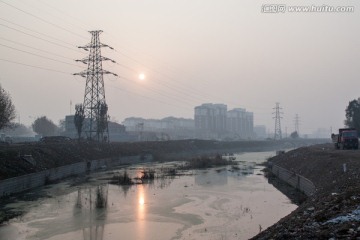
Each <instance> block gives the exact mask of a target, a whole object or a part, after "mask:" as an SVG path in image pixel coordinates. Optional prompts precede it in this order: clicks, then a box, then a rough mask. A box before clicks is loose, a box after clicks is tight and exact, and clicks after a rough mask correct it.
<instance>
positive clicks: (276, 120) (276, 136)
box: [273, 103, 283, 140]
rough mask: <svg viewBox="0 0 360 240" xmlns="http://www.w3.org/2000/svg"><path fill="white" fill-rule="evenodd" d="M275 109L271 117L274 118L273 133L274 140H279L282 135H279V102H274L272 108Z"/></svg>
mask: <svg viewBox="0 0 360 240" xmlns="http://www.w3.org/2000/svg"><path fill="white" fill-rule="evenodd" d="M273 109H275V112H274V113H273V114H275V117H273V118H274V119H275V134H274V139H275V140H280V139H282V135H281V123H280V119H281V118H282V117H281V116H280V115H281V114H283V113H282V112H280V110H281V109H282V108H280V104H279V103H276V107H275V108H273Z"/></svg>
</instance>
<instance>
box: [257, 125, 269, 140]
mask: <svg viewBox="0 0 360 240" xmlns="http://www.w3.org/2000/svg"><path fill="white" fill-rule="evenodd" d="M254 134H255V138H257V139H266V138H267V134H266V126H265V125H256V126H254Z"/></svg>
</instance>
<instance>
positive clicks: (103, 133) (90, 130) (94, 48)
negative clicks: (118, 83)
mask: <svg viewBox="0 0 360 240" xmlns="http://www.w3.org/2000/svg"><path fill="white" fill-rule="evenodd" d="M89 32H90V33H91V43H89V44H87V45H86V46H82V47H78V48H82V49H84V50H85V51H90V52H89V56H88V57H87V58H84V59H81V60H76V61H77V62H82V63H84V64H87V70H85V71H82V72H80V73H75V74H74V75H80V76H82V77H84V78H86V85H85V94H84V104H83V107H84V113H85V114H84V115H85V120H84V121H85V122H84V132H85V133H86V136H87V138H88V139H89V140H97V141H109V129H108V114H107V111H108V107H107V104H106V100H105V85H104V78H103V75H104V74H112V75H114V76H117V74H115V73H112V72H109V71H106V70H103V69H102V61H111V62H113V63H115V61H114V60H111V59H110V58H107V57H102V56H101V48H102V47H108V48H110V49H113V48H112V47H110V46H108V45H106V44H102V43H100V38H99V35H100V33H102V31H101V30H96V31H89Z"/></svg>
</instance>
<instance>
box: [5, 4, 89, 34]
mask: <svg viewBox="0 0 360 240" xmlns="http://www.w3.org/2000/svg"><path fill="white" fill-rule="evenodd" d="M0 2H1V3H3V4H6V5H8V6H10V7H12V8H14V9H16V10H18V11H20V12H23V13H25V14H27V15H29V16H32V17H34V18H36V19H39V20H40V21H42V22H44V23H47V24H49V25H51V26H54V27H57V28H59V29H61V30H63V31H66V32H69V33H71V34H74V35H76V36H78V37H81V38H85V37H84V36H81V35H79V34H77V33H75V32H72V31H70V30H67V29H65V28H63V27H61V26H59V25H57V24H54V23H51V22H49V21H47V20H45V19H43V18H41V17H38V16H36V15H34V14H32V13H29V12H27V11H24V10H22V9H20V8H18V7H15V6H14V5H11V4H9V3H7V2H4V1H3V0H0ZM85 39H86V38H85Z"/></svg>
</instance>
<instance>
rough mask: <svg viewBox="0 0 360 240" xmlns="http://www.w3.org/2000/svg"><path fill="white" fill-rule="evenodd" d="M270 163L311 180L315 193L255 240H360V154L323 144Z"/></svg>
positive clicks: (297, 151) (289, 153) (293, 152)
mask: <svg viewBox="0 0 360 240" xmlns="http://www.w3.org/2000/svg"><path fill="white" fill-rule="evenodd" d="M269 161H271V162H272V163H274V164H277V165H279V166H281V167H283V168H286V169H288V170H290V171H293V172H294V173H296V174H300V175H302V176H304V177H306V178H308V179H309V180H311V181H312V182H313V183H314V184H315V186H316V192H315V194H313V195H312V196H309V197H308V198H307V199H306V200H305V201H304V202H303V203H302V204H301V205H300V206H299V208H298V209H296V210H295V211H294V212H292V213H291V214H290V215H288V216H286V217H284V218H283V219H281V220H280V221H279V222H278V223H276V224H275V225H273V226H271V227H269V228H268V229H266V230H265V231H263V232H261V233H260V234H258V235H257V236H255V237H254V238H252V239H360V185H359V181H360V151H358V150H335V149H334V147H333V145H332V144H322V145H315V146H310V147H302V148H299V149H296V150H292V151H289V152H287V153H285V154H282V155H279V156H276V157H273V158H271V159H269Z"/></svg>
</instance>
